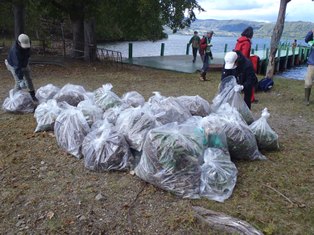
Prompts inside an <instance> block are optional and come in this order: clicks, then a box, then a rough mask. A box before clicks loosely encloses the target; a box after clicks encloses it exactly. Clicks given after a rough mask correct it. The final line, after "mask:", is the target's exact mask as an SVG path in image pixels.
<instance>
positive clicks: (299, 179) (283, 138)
mask: <svg viewBox="0 0 314 235" xmlns="http://www.w3.org/2000/svg"><path fill="white" fill-rule="evenodd" d="M0 72H1V70H0ZM1 75H2V76H3V77H4V79H5V80H4V84H3V86H2V88H1V93H0V95H1V97H2V98H4V97H5V96H6V95H7V91H8V90H9V88H10V87H11V86H12V85H13V82H12V81H10V80H9V79H6V77H9V76H8V74H7V73H6V71H5V70H2V72H1ZM33 76H34V83H35V86H36V87H40V86H43V85H46V84H47V83H52V84H54V85H57V86H60V87H61V86H63V85H65V84H66V83H72V84H79V85H82V86H84V87H85V89H86V90H90V91H92V90H95V89H97V88H99V87H100V86H101V85H102V84H105V83H112V85H113V89H112V90H113V91H114V92H115V93H116V94H118V95H119V96H121V95H122V94H123V93H125V92H128V91H132V90H136V91H138V92H139V93H141V94H142V95H143V96H144V97H145V98H146V99H148V98H149V97H150V96H152V95H153V94H152V92H154V91H159V92H160V93H161V94H162V95H164V96H180V95H200V96H201V97H203V98H205V99H207V100H208V101H209V102H210V101H211V100H212V99H213V98H214V96H215V95H216V92H217V87H218V84H219V79H220V73H218V72H211V73H209V77H210V78H211V81H208V82H201V81H199V80H198V74H183V73H174V72H166V71H159V70H151V69H145V68H140V67H129V66H125V65H124V66H122V67H121V66H117V67H113V66H112V67H110V66H108V65H105V64H103V65H100V64H96V65H81V64H73V65H71V66H68V67H66V68H60V67H55V66H39V65H37V66H33ZM274 81H275V86H274V87H273V89H272V90H271V91H270V92H267V93H257V94H256V97H257V98H258V99H259V103H257V104H253V105H252V112H253V115H254V117H255V118H259V117H260V115H261V111H262V110H263V108H265V107H267V108H268V109H269V112H270V115H271V116H270V118H269V123H270V125H271V127H272V128H273V129H274V130H275V131H276V132H277V133H278V135H279V143H280V151H277V152H263V153H264V154H265V156H266V157H267V158H268V160H267V161H253V162H249V161H237V162H235V164H236V166H237V168H238V171H239V173H238V178H237V184H236V187H235V189H234V192H233V194H232V196H231V198H229V199H228V200H226V201H225V202H224V203H218V202H214V201H210V200H207V199H201V200H186V199H181V198H178V197H176V196H174V195H173V194H170V193H165V192H164V191H162V190H160V189H156V188H155V187H154V186H146V188H145V190H144V191H143V192H142V193H141V195H140V197H139V199H138V203H137V204H136V205H134V208H133V215H134V216H135V217H136V222H137V223H136V227H137V228H138V229H139V230H141V231H144V232H146V233H147V234H148V233H155V231H157V230H158V231H159V234H166V233H167V232H169V231H170V232H171V234H180V233H183V232H186V231H189V234H200V233H201V232H200V231H201V229H200V228H199V227H198V225H197V223H196V222H195V221H194V219H193V217H192V216H191V215H192V212H191V206H192V205H195V206H196V205H197V206H203V207H205V208H208V209H210V210H214V211H218V212H223V213H226V214H228V215H230V216H234V217H237V218H239V219H243V220H245V221H247V222H249V223H250V224H252V225H253V226H255V227H256V228H258V229H260V230H261V231H263V232H264V233H265V234H314V226H313V222H314V210H313V208H314V201H313V198H314V195H313V192H314V177H313V176H314V155H313V153H314V149H313V137H314V115H313V113H314V94H313V95H312V96H313V97H312V103H311V105H310V106H307V107H306V106H305V105H304V104H303V97H304V83H303V81H293V80H286V79H280V78H275V79H274ZM1 115H2V116H3V117H6V118H4V119H1V120H2V122H0V127H1V130H3V133H5V134H4V135H5V138H4V137H3V136H2V137H1V139H0V149H1V151H2V152H3V154H9V153H11V154H10V155H8V157H7V158H1V161H0V170H1V169H5V168H6V167H9V169H10V170H6V171H3V173H2V174H4V175H5V177H6V178H5V179H7V180H6V181H5V182H4V188H6V191H7V192H10V194H11V195H12V197H11V199H10V197H9V196H8V194H7V193H4V191H0V192H1V194H0V195H2V196H3V197H1V199H4V201H3V204H2V209H1V210H0V212H2V215H1V213H0V218H3V215H5V217H4V218H6V220H5V221H6V222H7V223H8V224H10V225H12V224H13V225H14V224H15V223H16V222H15V220H14V216H12V214H14V212H13V209H14V208H16V207H17V205H19V204H18V203H21V202H19V201H20V200H22V199H23V200H24V199H25V198H27V197H28V198H29V200H30V201H31V202H32V203H31V206H32V207H31V208H28V210H26V211H23V208H22V209H21V211H20V212H19V213H25V214H27V213H29V211H32V213H33V214H34V215H36V213H39V214H42V213H44V212H48V211H54V209H53V208H56V210H58V211H57V212H56V215H55V217H54V218H53V219H51V220H44V221H43V222H42V223H41V222H36V223H37V224H36V226H39V227H38V228H40V229H42V230H39V231H49V232H51V233H60V232H61V233H62V232H70V233H71V232H73V233H75V232H78V230H76V229H78V227H75V226H77V225H75V224H72V223H70V222H64V221H63V220H64V219H66V220H67V221H72V220H74V221H75V218H76V216H77V214H81V215H86V214H87V212H88V211H91V210H92V211H93V214H91V215H90V217H91V218H93V219H94V220H93V221H94V223H95V224H94V225H93V226H94V227H93V229H94V230H93V231H101V230H100V228H104V227H105V228H106V229H108V231H107V232H108V233H110V232H111V234H115V233H116V232H117V231H118V232H120V233H123V232H126V231H128V222H127V219H126V213H127V210H126V209H124V208H123V205H126V204H127V205H129V204H130V203H131V202H132V200H133V197H134V196H135V195H136V192H137V191H138V189H139V188H140V186H141V185H142V182H141V181H140V180H139V179H138V178H133V177H135V176H133V177H132V176H130V175H129V174H126V173H117V172H114V173H105V174H101V173H92V172H89V171H87V170H85V169H84V168H83V166H82V164H83V163H82V162H80V161H77V160H75V159H73V158H72V157H70V156H67V155H65V154H62V151H58V147H57V146H56V143H55V140H54V139H53V138H51V139H48V141H39V140H42V138H48V137H43V136H41V135H35V137H34V138H30V139H27V140H25V139H24V138H23V134H26V135H30V134H31V133H32V132H33V128H34V127H35V120H34V118H33V117H32V115H22V116H16V115H9V114H4V113H1ZM25 123H28V125H25ZM7 140H10V141H9V142H8V141H7ZM14 141H16V142H14ZM23 141H24V142H23ZM30 146H31V148H30ZM14 149H15V150H16V152H14V151H13V150H14ZM42 149H49V151H47V152H45V153H44V154H43V151H42ZM22 150H23V156H24V158H21V156H20V155H19V154H21V151H22ZM25 153H26V154H25ZM42 160H44V161H45V162H47V164H48V170H47V171H46V175H47V177H48V178H44V179H43V180H38V178H37V175H36V174H35V175H34V178H33V179H32V178H30V180H29V181H27V182H23V181H22V178H23V177H26V178H27V177H31V171H30V168H31V166H32V165H34V166H36V167H37V166H38V165H39V164H40V161H42ZM54 171H55V172H54ZM17 172H19V174H17ZM20 175H23V177H21V176H20ZM9 178H15V180H16V183H20V187H21V188H14V187H13V186H12V185H10V180H8V179H9ZM21 181H22V182H21ZM58 182H59V183H58ZM57 183H58V184H57ZM56 184H57V185H59V187H57V188H55V190H56V191H55V192H51V191H50V190H53V189H54V187H56V186H55V185H56ZM22 189H23V190H24V192H23V193H21V190H22ZM99 192H102V193H103V194H104V195H105V197H106V201H105V202H104V204H100V203H99V202H95V200H94V198H95V196H96V195H97V193H99ZM37 199H38V200H37ZM78 199H80V200H81V201H82V205H81V206H78V204H77V203H78V202H77V200H78ZM23 200H22V202H23ZM40 200H45V201H46V204H42V203H41V202H40ZM290 201H291V202H292V203H291V202H290ZM23 203H24V202H23ZM56 203H57V206H55V204H56ZM22 205H23V204H22ZM65 205H66V206H65ZM26 208H27V207H26ZM64 208H66V210H64ZM91 208H92V209H91ZM64 211H66V212H64ZM110 213H112V215H110ZM144 215H147V216H146V217H145V216H144ZM102 216H103V217H104V222H103V223H101V222H99V221H98V220H99V218H102ZM106 216H107V217H108V218H109V219H110V221H114V219H113V218H115V220H116V221H117V222H108V221H109V220H108V221H107V222H106V221H105V218H106ZM147 220H148V221H149V226H148V225H147V224H145V223H146V222H147ZM97 221H98V222H97ZM145 221H146V222H145ZM96 222H97V223H96ZM90 223H92V222H90ZM36 226H35V225H34V227H32V228H34V229H35V228H36ZM81 226H83V227H80V228H79V229H87V227H84V225H81ZM0 227H2V228H3V229H4V230H0V232H3V231H11V232H14V231H15V230H10V229H9V228H8V227H7V225H6V224H3V223H1V222H0ZM13 227H14V226H13ZM5 228H7V229H5ZM88 229H90V228H88ZM83 231H90V230H83ZM207 232H208V233H211V231H207ZM156 233H157V232H156ZM213 233H214V232H213Z"/></svg>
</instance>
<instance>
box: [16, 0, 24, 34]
mask: <svg viewBox="0 0 314 235" xmlns="http://www.w3.org/2000/svg"><path fill="white" fill-rule="evenodd" d="M13 14H14V36H15V39H17V38H18V36H19V35H20V34H21V33H24V30H25V5H24V4H23V3H20V2H19V3H14V4H13Z"/></svg>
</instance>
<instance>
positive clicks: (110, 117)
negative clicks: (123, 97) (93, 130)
mask: <svg viewBox="0 0 314 235" xmlns="http://www.w3.org/2000/svg"><path fill="white" fill-rule="evenodd" d="M128 108H130V106H129V105H128V104H126V103H122V104H121V105H118V106H115V107H113V108H109V109H107V110H106V111H105V112H104V113H103V116H102V118H103V119H104V120H107V121H108V122H109V123H112V124H115V123H116V121H117V118H118V117H119V115H120V113H122V112H123V110H125V109H128Z"/></svg>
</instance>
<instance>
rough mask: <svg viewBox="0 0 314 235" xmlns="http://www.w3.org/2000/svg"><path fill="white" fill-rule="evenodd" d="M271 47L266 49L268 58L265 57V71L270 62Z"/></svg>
mask: <svg viewBox="0 0 314 235" xmlns="http://www.w3.org/2000/svg"><path fill="white" fill-rule="evenodd" d="M268 56H269V48H267V49H266V58H265V67H264V68H265V72H266V69H267V66H268V62H269V58H268Z"/></svg>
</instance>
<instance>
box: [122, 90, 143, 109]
mask: <svg viewBox="0 0 314 235" xmlns="http://www.w3.org/2000/svg"><path fill="white" fill-rule="evenodd" d="M122 101H123V102H124V103H127V104H128V105H130V106H132V107H138V106H143V105H144V103H145V98H144V96H142V95H141V94H140V93H138V92H137V91H129V92H127V93H124V94H123V96H122Z"/></svg>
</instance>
